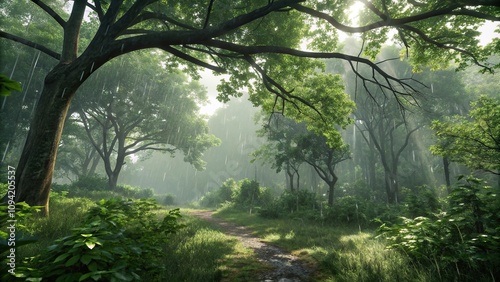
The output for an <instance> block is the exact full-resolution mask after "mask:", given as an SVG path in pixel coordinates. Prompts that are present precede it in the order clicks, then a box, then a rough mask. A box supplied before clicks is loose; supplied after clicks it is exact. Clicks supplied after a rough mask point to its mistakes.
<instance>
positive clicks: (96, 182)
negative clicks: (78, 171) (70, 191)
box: [71, 175, 109, 191]
mask: <svg viewBox="0 0 500 282" xmlns="http://www.w3.org/2000/svg"><path fill="white" fill-rule="evenodd" d="M71 186H72V188H80V189H82V190H86V191H106V190H109V186H108V179H106V178H105V177H102V176H99V175H90V176H81V177H80V178H78V180H77V181H75V182H73V183H71Z"/></svg>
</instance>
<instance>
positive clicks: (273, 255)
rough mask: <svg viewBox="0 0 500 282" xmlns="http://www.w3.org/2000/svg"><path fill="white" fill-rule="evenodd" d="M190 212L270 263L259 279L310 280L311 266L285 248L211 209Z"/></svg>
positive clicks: (272, 281) (280, 281)
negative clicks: (222, 217)
mask: <svg viewBox="0 0 500 282" xmlns="http://www.w3.org/2000/svg"><path fill="white" fill-rule="evenodd" d="M189 213H190V214H191V215H193V216H196V217H198V218H201V219H203V220H206V221H209V222H212V223H214V224H217V225H218V226H219V227H220V228H221V230H222V232H223V233H224V234H226V235H230V236H234V237H235V238H237V239H238V241H240V243H241V244H242V245H243V246H245V247H246V248H249V249H252V250H253V251H254V252H255V254H256V256H257V259H258V260H259V261H260V262H261V263H263V264H264V265H269V266H270V267H269V268H268V269H269V270H265V271H264V272H262V273H260V274H259V277H258V279H259V281H264V282H292V281H293V282H299V281H310V278H309V277H310V275H311V274H312V273H313V269H312V267H311V266H309V265H307V264H306V263H305V262H303V261H301V260H300V259H299V258H298V257H296V256H294V255H292V254H290V253H289V252H287V251H285V250H283V249H280V248H278V247H275V246H272V245H269V244H267V243H264V242H262V240H261V239H259V238H258V237H255V236H254V235H252V232H251V231H250V230H249V229H248V228H246V227H244V226H239V225H236V224H234V223H231V222H227V221H224V220H222V219H220V218H217V217H214V216H213V212H211V211H194V210H193V211H190V212H189ZM266 269H267V268H266Z"/></svg>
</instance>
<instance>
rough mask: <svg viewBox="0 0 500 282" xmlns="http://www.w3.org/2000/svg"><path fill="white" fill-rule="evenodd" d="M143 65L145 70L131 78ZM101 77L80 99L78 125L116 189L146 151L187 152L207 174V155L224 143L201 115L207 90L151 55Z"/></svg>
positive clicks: (112, 68) (131, 60) (104, 72)
mask: <svg viewBox="0 0 500 282" xmlns="http://www.w3.org/2000/svg"><path fill="white" fill-rule="evenodd" d="M139 62H140V63H141V67H140V68H136V71H135V72H133V73H131V72H130V71H129V70H130V69H131V68H132V67H133V66H134V65H136V64H138V63H139ZM100 75H101V79H100V80H97V81H96V80H93V79H91V80H89V85H90V87H85V86H84V87H82V89H81V90H82V91H83V92H85V95H81V96H79V97H77V99H76V101H75V103H74V106H75V108H76V110H75V114H73V116H74V117H73V118H72V121H73V123H77V124H79V125H80V126H81V127H82V128H83V129H84V130H85V131H86V135H87V138H88V140H90V143H91V144H92V145H93V147H94V149H95V151H96V152H97V154H98V155H99V156H100V158H101V159H102V161H103V164H104V169H105V172H106V175H107V176H108V179H109V182H108V184H109V188H110V189H114V188H115V187H116V184H117V181H118V176H119V174H120V172H121V170H122V168H123V165H124V164H125V162H126V159H127V158H128V157H130V156H132V155H136V156H138V155H139V153H141V152H143V151H162V152H169V153H171V154H174V153H175V152H176V151H182V152H183V154H184V160H185V161H187V162H189V163H191V164H192V165H194V166H195V168H196V169H199V170H201V169H203V167H204V161H203V160H202V159H201V156H202V154H203V152H204V151H205V150H206V149H208V148H209V147H211V146H214V145H217V144H218V142H219V140H218V139H217V138H216V137H215V136H213V135H210V134H208V127H207V123H206V121H205V120H204V119H203V118H202V117H201V116H200V115H199V114H198V110H199V108H198V105H197V103H198V102H200V101H203V100H204V99H206V98H205V97H206V90H205V89H204V88H203V87H202V86H201V85H199V84H198V83H197V82H188V80H187V77H186V76H185V75H184V74H182V73H172V72H167V71H166V70H164V69H162V68H161V67H160V66H159V65H158V63H157V60H156V59H155V58H152V57H151V56H146V55H145V54H143V55H142V56H138V55H136V56H128V58H127V60H124V61H121V62H119V61H117V62H114V63H111V64H110V65H108V66H107V68H105V69H102V70H100ZM96 89H99V90H96ZM63 146H64V144H63Z"/></svg>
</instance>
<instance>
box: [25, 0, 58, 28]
mask: <svg viewBox="0 0 500 282" xmlns="http://www.w3.org/2000/svg"><path fill="white" fill-rule="evenodd" d="M31 2H33V3H35V4H37V5H38V7H40V8H42V10H44V11H45V12H46V13H47V14H49V16H51V17H52V18H53V19H54V20H55V21H56V22H57V23H58V24H59V25H60V26H61V27H63V28H64V27H65V26H66V21H65V20H63V18H61V16H59V14H58V13H56V12H55V11H54V10H53V9H52V8H50V7H49V6H47V4H45V3H43V2H42V1H39V0H31Z"/></svg>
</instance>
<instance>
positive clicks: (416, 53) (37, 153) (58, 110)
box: [0, 0, 500, 212]
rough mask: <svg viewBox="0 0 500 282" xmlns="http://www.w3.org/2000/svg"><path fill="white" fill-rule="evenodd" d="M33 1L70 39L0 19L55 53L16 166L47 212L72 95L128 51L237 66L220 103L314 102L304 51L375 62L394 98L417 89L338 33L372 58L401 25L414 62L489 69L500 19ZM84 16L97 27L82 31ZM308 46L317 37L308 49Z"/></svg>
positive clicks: (23, 196)
mask: <svg viewBox="0 0 500 282" xmlns="http://www.w3.org/2000/svg"><path fill="white" fill-rule="evenodd" d="M17 2H20V1H3V2H2V4H1V5H2V6H0V8H2V9H4V8H5V11H6V12H9V10H8V9H7V8H9V7H10V6H11V5H12V4H13V3H17ZM23 3H24V2H23ZM31 3H32V5H31V6H37V7H38V8H40V10H43V11H44V12H45V13H46V14H47V21H48V20H52V22H53V26H57V27H58V28H59V30H60V31H61V34H62V37H56V36H53V34H46V36H43V37H42V38H43V40H40V38H39V37H37V36H39V34H40V33H41V32H44V31H45V30H42V31H40V32H26V33H23V32H19V29H18V28H17V27H19V26H22V25H23V23H25V22H26V19H25V18H18V17H14V16H11V15H10V14H9V13H7V14H6V15H7V18H10V20H9V21H10V22H12V21H16V23H17V25H16V28H10V25H7V26H6V28H8V32H6V31H5V30H4V29H5V28H4V26H5V25H3V24H2V30H1V31H0V38H3V39H7V40H12V41H15V42H18V43H20V44H24V45H27V46H30V47H33V48H35V49H38V50H40V51H42V52H44V53H46V54H48V55H49V56H51V57H53V58H54V59H56V60H57V61H58V63H57V65H56V66H55V67H54V68H53V69H52V70H51V71H50V72H49V73H48V74H47V76H46V79H45V80H44V87H43V90H42V92H41V94H40V99H39V102H38V104H37V106H36V109H35V113H34V118H33V121H32V123H31V126H30V131H29V133H28V136H27V139H26V143H25V146H24V149H23V152H22V154H21V157H20V161H19V163H18V165H17V170H16V173H17V175H16V179H17V194H16V200H17V201H27V202H28V203H29V204H32V205H42V206H45V207H46V208H45V212H48V201H49V191H50V184H51V181H52V174H53V169H54V165H55V161H56V155H57V150H58V146H59V141H60V138H61V134H62V129H63V126H64V121H65V120H66V115H67V113H68V109H69V106H70V104H71V101H72V99H73V97H74V96H75V93H76V91H77V90H78V88H79V87H80V86H81V85H82V83H83V82H84V81H85V80H87V79H88V78H89V77H90V76H91V74H92V73H93V72H94V71H95V70H97V69H98V68H100V67H101V66H103V65H104V64H106V63H108V62H109V61H111V60H112V59H113V58H116V57H119V56H121V55H124V54H127V53H130V52H134V51H138V50H143V49H155V48H156V49H161V50H163V51H164V52H165V53H166V54H168V57H166V59H165V61H166V64H167V65H169V66H176V65H177V64H178V63H179V62H182V64H183V65H184V66H185V65H186V64H189V66H192V65H198V66H201V67H204V68H208V69H211V70H214V71H216V72H219V73H221V72H226V73H228V74H231V75H232V76H231V78H230V79H229V80H225V81H224V82H223V83H222V85H221V87H220V90H221V94H220V98H221V100H227V99H228V98H229V97H230V96H232V95H237V93H238V90H239V89H242V88H247V89H248V90H249V92H250V94H251V95H253V96H259V95H260V96H262V95H265V96H269V94H268V93H269V92H271V93H272V94H274V95H276V97H278V98H279V100H280V101H283V103H285V102H286V103H290V104H292V105H309V106H310V105H311V103H308V101H307V99H304V98H301V97H300V96H297V95H296V94H295V93H293V91H292V89H293V86H295V84H294V83H293V81H295V82H298V81H301V80H303V79H304V78H305V77H306V76H307V75H309V74H311V72H313V71H315V70H316V69H317V67H318V64H317V63H310V61H309V60H305V59H304V58H336V59H340V60H345V61H347V62H349V64H351V65H354V63H361V64H366V65H369V66H370V67H371V68H372V69H373V71H374V72H375V73H379V74H381V75H382V77H383V78H384V79H383V80H378V81H377V80H374V79H373V78H372V76H371V75H370V76H367V77H366V76H365V77H363V81H364V82H365V83H368V84H372V83H373V84H377V85H380V87H381V88H384V89H388V90H391V91H393V92H394V93H396V94H408V93H409V92H411V91H407V90H408V89H411V87H407V86H408V85H407V83H406V81H405V80H401V79H399V78H397V77H394V76H392V75H389V74H387V73H386V72H384V71H383V70H381V69H380V68H379V67H378V65H377V64H375V63H374V62H372V61H371V60H369V59H367V58H363V57H360V56H350V55H346V54H343V53H338V52H335V48H336V46H337V41H338V37H337V34H338V31H343V32H348V33H360V34H363V37H364V38H365V39H366V40H367V41H368V45H367V50H366V53H367V54H368V55H369V56H371V57H375V56H374V54H376V53H377V52H378V50H379V48H380V46H381V45H382V43H383V42H385V41H387V39H388V34H390V33H389V31H394V32H395V34H396V38H397V39H398V41H399V42H400V43H402V44H403V45H404V46H405V47H406V48H407V51H408V54H410V55H411V57H412V58H413V62H414V63H415V64H416V65H425V64H431V65H433V66H436V67H443V66H447V65H448V63H449V62H450V61H453V60H456V61H457V62H458V64H459V65H460V66H461V67H463V66H465V65H466V64H468V63H476V64H479V65H482V66H484V67H485V68H487V69H490V70H491V67H493V66H492V65H490V64H488V63H487V62H485V59H486V57H485V55H487V54H489V53H491V52H498V45H495V44H496V42H495V43H494V44H492V46H489V47H488V48H482V47H481V46H479V45H478V40H477V38H476V37H477V35H478V33H479V32H478V31H477V27H478V26H479V25H480V24H481V23H483V22H484V21H485V20H493V21H499V20H500V18H499V17H498V15H497V13H496V11H497V10H498V7H500V4H499V3H498V1H492V0H481V1H440V0H431V1H425V2H415V1H413V2H411V3H410V2H408V3H409V4H408V3H407V2H404V1H403V2H401V1H391V2H387V1H373V2H367V1H362V3H363V4H364V7H365V9H364V10H363V11H362V12H361V14H360V15H361V16H360V18H361V21H360V22H359V23H355V24H351V23H350V22H349V21H348V18H349V17H348V13H349V9H348V8H349V5H350V4H351V2H350V1H327V2H323V1H299V0H277V1H264V0H262V1H227V0H223V1H209V2H208V3H207V2H200V1H178V0H176V1H157V0H144V1H143V0H141V1H122V0H111V1H102V0H94V1H87V0H78V1H73V2H71V3H72V4H73V5H72V6H71V7H70V12H69V14H66V13H65V11H64V9H63V7H64V3H63V2H62V1H35V0H33V1H31ZM3 11H4V10H2V14H3ZM86 12H89V13H86ZM86 15H87V16H86ZM86 17H87V18H88V19H89V21H90V22H91V25H92V26H93V27H94V28H93V29H91V30H88V31H85V32H81V31H84V30H82V26H83V25H84V24H85V23H86V20H84V19H85V18H86ZM41 42H44V43H46V44H41ZM304 42H307V43H310V44H309V46H308V49H303V50H302V49H301V48H302V46H303V43H304ZM52 46H56V47H52ZM308 50H313V51H308ZM190 69H191V70H192V69H193V68H190ZM285 74H286V75H285ZM260 82H261V83H260ZM289 82H290V84H291V86H292V87H290V88H288V86H289V85H288V83H289ZM264 90H268V91H269V92H265V91H264ZM330 107H331V108H335V107H332V106H331V105H330ZM323 116H327V114H326V113H325V114H323ZM311 126H312V125H311ZM323 127H324V128H328V129H329V130H334V128H335V126H334V124H328V126H326V125H324V126H323ZM324 131H325V130H324ZM327 137H328V136H327Z"/></svg>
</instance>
